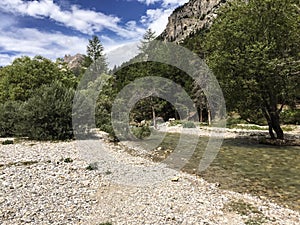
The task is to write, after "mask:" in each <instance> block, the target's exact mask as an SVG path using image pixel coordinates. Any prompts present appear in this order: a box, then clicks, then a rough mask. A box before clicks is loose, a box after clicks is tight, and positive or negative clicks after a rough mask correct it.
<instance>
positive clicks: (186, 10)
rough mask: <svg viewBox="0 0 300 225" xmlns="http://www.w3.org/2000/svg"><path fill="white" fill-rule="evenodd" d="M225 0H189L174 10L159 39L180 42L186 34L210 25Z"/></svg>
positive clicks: (188, 34)
mask: <svg viewBox="0 0 300 225" xmlns="http://www.w3.org/2000/svg"><path fill="white" fill-rule="evenodd" d="M224 3H226V0H190V1H189V2H187V3H186V4H184V5H183V6H181V7H179V8H177V9H175V10H174V12H173V13H172V15H171V16H170V17H169V22H168V25H167V27H166V29H165V30H164V31H163V33H162V34H161V35H160V39H162V40H164V41H169V42H176V43H180V42H182V41H184V39H185V38H187V37H188V36H190V35H192V34H194V33H196V32H197V31H199V30H202V29H205V28H208V27H210V26H211V24H212V22H213V20H214V18H216V16H217V14H216V11H217V10H218V9H219V8H220V6H221V5H222V4H224Z"/></svg>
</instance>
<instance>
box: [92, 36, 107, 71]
mask: <svg viewBox="0 0 300 225" xmlns="http://www.w3.org/2000/svg"><path fill="white" fill-rule="evenodd" d="M87 56H88V57H89V58H90V60H91V62H92V63H94V65H95V66H94V67H95V68H94V69H96V70H97V71H101V72H103V73H106V72H107V63H106V58H105V54H104V48H103V45H102V43H101V41H100V40H99V38H98V37H97V36H96V35H94V36H93V37H92V39H90V40H89V44H88V46H87Z"/></svg>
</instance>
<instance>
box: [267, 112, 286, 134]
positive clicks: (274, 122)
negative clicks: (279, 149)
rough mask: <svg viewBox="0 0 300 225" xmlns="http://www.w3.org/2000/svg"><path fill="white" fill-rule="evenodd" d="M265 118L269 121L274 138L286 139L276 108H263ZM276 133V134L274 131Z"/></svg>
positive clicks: (270, 131)
mask: <svg viewBox="0 0 300 225" xmlns="http://www.w3.org/2000/svg"><path fill="white" fill-rule="evenodd" d="M262 111H263V114H264V116H265V118H266V119H267V121H268V126H269V134H270V136H271V138H272V139H282V140H283V139H284V134H283V130H282V129H281V127H280V120H279V112H277V111H276V110H267V109H262ZM273 131H275V133H276V136H275V134H274V132H273Z"/></svg>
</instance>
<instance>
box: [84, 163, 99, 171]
mask: <svg viewBox="0 0 300 225" xmlns="http://www.w3.org/2000/svg"><path fill="white" fill-rule="evenodd" d="M86 169H87V170H98V163H97V162H94V163H90V164H89V165H88V166H87V167H86Z"/></svg>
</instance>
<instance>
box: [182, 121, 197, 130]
mask: <svg viewBox="0 0 300 225" xmlns="http://www.w3.org/2000/svg"><path fill="white" fill-rule="evenodd" d="M182 127H183V128H196V125H195V124H194V122H192V121H186V122H184V123H183V124H182Z"/></svg>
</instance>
